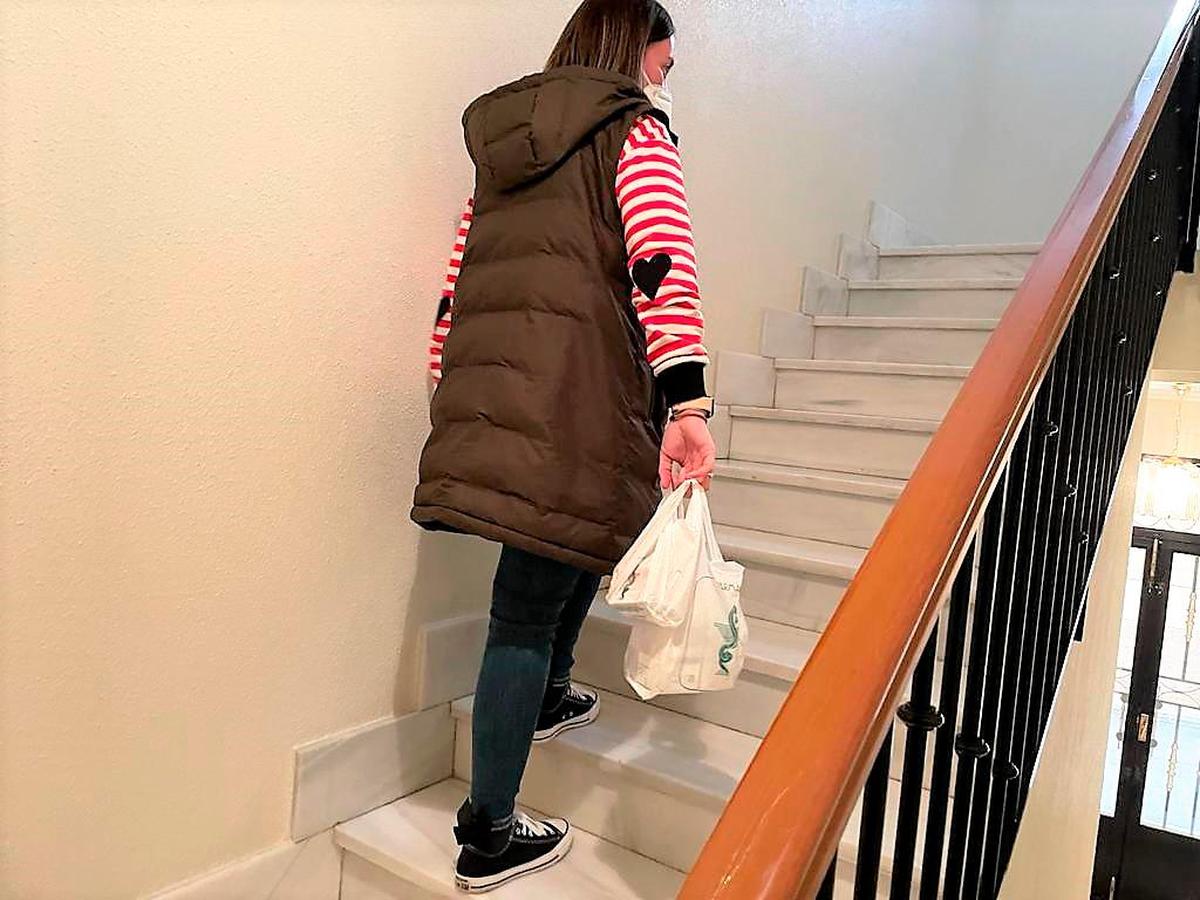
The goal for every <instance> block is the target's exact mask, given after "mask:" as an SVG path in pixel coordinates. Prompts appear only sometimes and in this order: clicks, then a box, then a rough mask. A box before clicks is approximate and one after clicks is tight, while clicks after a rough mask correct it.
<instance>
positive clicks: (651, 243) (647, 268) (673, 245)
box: [429, 115, 708, 402]
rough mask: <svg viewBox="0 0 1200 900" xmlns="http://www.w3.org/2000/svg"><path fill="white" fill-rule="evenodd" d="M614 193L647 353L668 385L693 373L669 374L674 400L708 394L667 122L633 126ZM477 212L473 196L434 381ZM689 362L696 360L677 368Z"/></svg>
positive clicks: (442, 321)
mask: <svg viewBox="0 0 1200 900" xmlns="http://www.w3.org/2000/svg"><path fill="white" fill-rule="evenodd" d="M615 190H616V193H617V203H618V205H619V206H620V209H621V220H622V222H623V223H624V227H625V246H626V249H627V251H628V253H629V268H630V274H631V277H632V278H633V281H634V290H633V304H634V307H635V308H636V309H637V313H638V319H639V320H640V321H641V323H642V327H643V328H645V330H646V356H647V358H648V360H649V362H650V366H651V368H652V369H653V370H654V374H655V376H657V377H659V379H660V382H662V383H664V385H665V380H664V379H663V377H662V376H663V374H664V373H665V372H668V371H669V370H671V369H676V371H675V372H672V373H671V376H679V375H684V373H685V372H686V373H687V375H688V377H686V378H683V379H680V378H672V377H671V376H668V379H670V380H672V381H673V384H672V388H673V389H672V390H671V391H670V392H669V393H671V394H673V395H674V396H669V397H668V399H669V400H670V402H682V401H684V400H692V399H695V398H696V397H699V396H701V395H702V394H703V393H704V378H703V366H704V365H705V364H707V363H708V352H707V351H706V350H705V349H704V343H703V338H704V314H703V311H702V309H701V304H700V287H699V284H698V281H697V272H696V247H695V244H694V242H693V240H692V220H691V216H690V214H689V213H688V205H687V195H686V193H685V192H684V187H683V165H682V163H681V162H680V158H679V150H678V149H677V148H676V147H675V144H674V142H673V141H672V140H671V138H670V136H669V135H668V133H667V129H666V126H664V125H663V124H662V123H661V122H660V121H659V120H658V119H656V118H654V117H653V116H648V115H647V116H642V117H641V118H640V119H638V121H637V122H636V123H634V127H633V128H632V129H630V132H629V136H628V138H626V140H625V145H624V147H623V149H622V151H621V156H620V158H619V160H618V162H617V180H616V184H615ZM473 209H474V201H472V200H468V201H467V205H466V209H465V210H464V212H463V215H462V219H461V221H460V222H459V226H458V233H457V235H456V236H455V240H454V250H453V252H452V253H451V254H450V262H449V265H448V266H447V267H446V283H445V285H444V286H443V288H442V302H441V307H440V309H439V315H438V319H437V323H436V325H435V326H434V329H433V337H432V340H431V341H430V346H429V357H430V358H429V368H430V371H431V373H432V375H433V378H434V380H435V381H436V380H439V379H440V378H441V375H442V345H443V344H444V343H445V340H446V335H447V334H449V332H450V325H451V321H452V318H453V310H454V288H455V284H456V283H457V281H458V272H459V268H460V267H461V265H462V258H463V250H464V248H465V247H466V242H467V234H468V233H469V232H470V229H471V220H472V219H473V217H474V214H473ZM663 256H666V257H668V259H662V257H663ZM639 263H640V264H641V265H639ZM684 364H690V365H687V366H686V367H685V368H682V369H681V368H678V367H680V366H682V365H684ZM685 395H690V396H685Z"/></svg>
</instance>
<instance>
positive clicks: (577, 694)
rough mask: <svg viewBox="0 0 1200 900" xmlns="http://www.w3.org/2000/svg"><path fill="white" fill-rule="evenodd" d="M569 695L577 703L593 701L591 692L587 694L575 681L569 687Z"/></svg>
mask: <svg viewBox="0 0 1200 900" xmlns="http://www.w3.org/2000/svg"><path fill="white" fill-rule="evenodd" d="M567 696H568V697H569V698H570V699H572V700H574V701H575V702H576V703H588V702H590V701H591V699H592V697H591V694H585V693H584V692H583V691H581V690H579V688H577V687H576V686H575V683H574V682H571V684H570V685H569V686H568V687H567Z"/></svg>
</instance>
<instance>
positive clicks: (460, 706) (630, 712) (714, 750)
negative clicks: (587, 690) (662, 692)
mask: <svg viewBox="0 0 1200 900" xmlns="http://www.w3.org/2000/svg"><path fill="white" fill-rule="evenodd" d="M597 693H599V695H600V715H599V716H598V717H597V719H596V721H595V722H593V723H592V724H591V725H589V726H588V727H587V728H577V729H575V730H573V731H566V732H563V733H562V734H560V735H559V736H558V737H557V738H555V739H554V742H553V749H554V750H555V751H561V750H563V749H570V750H571V751H573V752H576V753H582V754H585V755H587V756H588V757H590V758H594V761H595V762H596V764H597V766H599V767H600V768H602V769H608V770H609V771H616V772H619V773H620V774H621V775H622V776H628V777H635V778H640V779H646V780H649V781H651V782H653V783H654V784H655V785H657V786H659V787H661V786H663V785H664V784H669V785H671V786H673V787H674V789H675V790H676V791H678V792H679V793H680V794H681V795H685V796H691V797H693V798H695V799H696V800H697V801H698V802H701V803H703V804H704V805H705V806H709V807H711V808H713V809H715V810H717V811H719V810H720V809H721V808H723V807H724V805H725V803H726V802H727V801H728V799H729V797H730V795H731V794H732V793H733V789H734V788H735V787H736V786H737V783H738V781H739V780H741V777H742V774H743V773H744V772H745V771H746V767H747V766H749V765H750V760H751V759H752V758H753V756H754V753H755V752H756V751H757V749H758V745H759V743H760V741H759V739H758V738H756V737H751V736H750V735H748V734H743V733H742V732H740V731H734V730H733V729H731V728H725V727H723V726H721V725H714V724H712V723H711V722H705V721H703V720H702V719H694V718H692V717H690V716H685V715H683V714H682V713H676V712H671V711H670V710H666V709H663V708H661V707H658V706H653V705H651V704H649V703H643V702H641V701H640V700H633V699H630V698H628V697H622V696H620V695H619V694H613V693H609V692H608V691H603V690H598V691H597ZM473 708H474V697H465V698H463V699H461V700H456V701H454V703H453V704H451V711H452V713H453V714H454V716H455V717H456V718H459V719H468V718H470V716H471V713H472V710H473Z"/></svg>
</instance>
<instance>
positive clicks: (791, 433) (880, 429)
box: [729, 406, 939, 478]
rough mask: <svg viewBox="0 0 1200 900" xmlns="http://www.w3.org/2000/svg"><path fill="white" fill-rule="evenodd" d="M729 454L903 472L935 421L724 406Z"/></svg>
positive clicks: (864, 471)
mask: <svg viewBox="0 0 1200 900" xmlns="http://www.w3.org/2000/svg"><path fill="white" fill-rule="evenodd" d="M730 416H731V417H732V426H733V427H732V434H731V437H730V444H729V458H730V459H732V460H738V461H743V462H760V463H775V464H779V465H787V466H802V467H806V468H814V469H825V470H828V471H830V472H845V473H849V474H858V475H879V476H883V477H886V478H908V477H909V476H910V475H912V472H913V469H914V468H915V467H916V464H917V461H918V460H919V459H920V458H921V455H922V454H923V453H924V452H925V447H926V446H927V445H928V443H929V439H930V438H931V437H932V436H933V433H934V432H935V431H937V428H938V424H939V423H938V422H936V421H933V420H930V419H906V418H901V417H895V416H866V415H859V414H856V413H824V412H808V411H805V410H789V409H776V408H773V407H754V406H734V407H731V408H730Z"/></svg>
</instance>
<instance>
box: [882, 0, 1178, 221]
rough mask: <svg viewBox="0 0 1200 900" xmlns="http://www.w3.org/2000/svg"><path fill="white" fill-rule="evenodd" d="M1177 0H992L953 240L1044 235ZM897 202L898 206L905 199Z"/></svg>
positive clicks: (951, 212) (985, 11)
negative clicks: (1048, 0) (1098, 1)
mask: <svg viewBox="0 0 1200 900" xmlns="http://www.w3.org/2000/svg"><path fill="white" fill-rule="evenodd" d="M1174 5H1175V0H1104V2H1102V3H1097V2H1095V0H1053V2H1047V0H989V2H987V3H983V4H981V5H980V8H981V19H980V28H981V29H982V33H983V35H984V40H983V44H982V46H981V47H980V52H979V54H978V57H977V59H976V63H977V65H978V69H977V70H976V71H975V72H974V73H973V75H972V80H971V81H972V88H973V96H972V102H971V104H970V118H969V119H968V121H967V123H966V127H965V128H964V138H963V144H962V146H961V147H960V148H959V149H960V152H961V155H960V156H959V158H958V163H959V168H958V169H957V171H956V173H955V178H954V180H955V181H956V183H957V190H956V191H955V194H954V199H953V201H952V203H951V204H950V205H948V206H947V207H945V208H944V209H943V211H942V214H943V217H944V219H943V221H945V223H946V235H947V236H948V237H950V238H952V239H953V240H954V241H955V242H958V243H983V242H989V241H1040V240H1042V239H1043V238H1044V237H1045V236H1046V234H1047V233H1048V232H1049V231H1050V227H1051V226H1052V225H1053V224H1054V222H1055V220H1056V219H1057V218H1058V215H1059V213H1060V212H1061V211H1062V209H1063V207H1064V205H1065V204H1066V202H1067V200H1068V199H1069V197H1070V195H1071V192H1072V191H1073V190H1074V189H1075V186H1076V184H1077V183H1078V181H1079V179H1080V177H1081V176H1082V174H1083V172H1084V170H1085V168H1086V167H1087V164H1088V163H1089V162H1090V161H1091V158H1092V156H1093V154H1094V153H1095V151H1096V148H1097V147H1098V146H1099V145H1100V142H1101V141H1102V140H1103V139H1104V136H1105V134H1106V133H1107V132H1108V129H1109V126H1110V125H1111V124H1112V121H1113V118H1114V116H1115V115H1116V112H1117V110H1118V109H1119V108H1120V105H1121V103H1122V102H1123V101H1124V100H1125V98H1126V95H1127V94H1128V93H1129V90H1130V88H1132V87H1133V84H1134V82H1135V81H1136V80H1137V78H1138V76H1139V75H1140V74H1141V71H1142V69H1143V67H1144V66H1145V64H1146V61H1147V59H1148V57H1149V55H1150V52H1151V51H1152V50H1153V48H1154V45H1155V43H1156V42H1157V40H1158V36H1159V34H1160V33H1161V32H1162V28H1163V26H1164V25H1165V24H1166V21H1167V17H1168V16H1169V14H1170V12H1171V10H1172V8H1173V7H1174ZM902 211H903V209H902Z"/></svg>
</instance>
